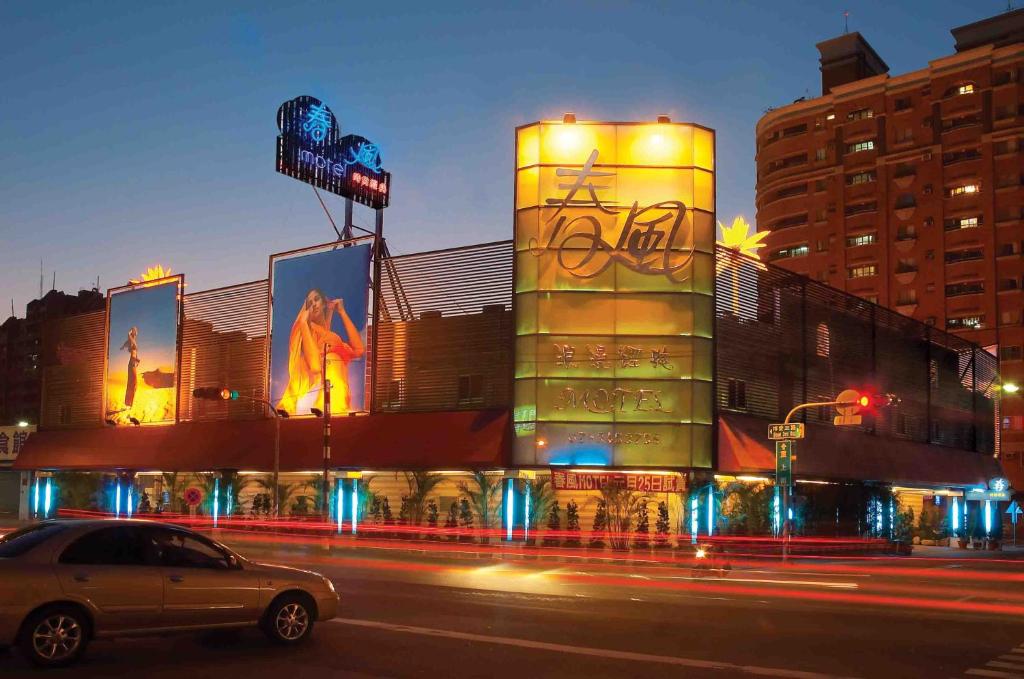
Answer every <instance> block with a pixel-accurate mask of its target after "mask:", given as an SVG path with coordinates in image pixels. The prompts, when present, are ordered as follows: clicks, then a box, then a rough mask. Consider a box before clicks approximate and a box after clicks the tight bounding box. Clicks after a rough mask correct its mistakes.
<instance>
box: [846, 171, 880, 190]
mask: <svg viewBox="0 0 1024 679" xmlns="http://www.w3.org/2000/svg"><path fill="white" fill-rule="evenodd" d="M877 176H878V175H877V173H876V172H875V171H874V170H868V171H867V172H858V173H857V174H848V175H846V185H847V186H856V185H857V184H869V183H871V182H873V181H875V179H876V178H877Z"/></svg>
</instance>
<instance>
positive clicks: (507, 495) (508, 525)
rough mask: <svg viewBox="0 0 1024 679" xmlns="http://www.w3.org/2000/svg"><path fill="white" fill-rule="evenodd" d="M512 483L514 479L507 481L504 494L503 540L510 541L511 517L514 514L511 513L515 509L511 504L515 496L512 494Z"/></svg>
mask: <svg viewBox="0 0 1024 679" xmlns="http://www.w3.org/2000/svg"><path fill="white" fill-rule="evenodd" d="M514 483H515V479H509V480H508V489H507V490H506V492H505V539H506V540H511V539H512V517H513V516H514V514H513V513H512V512H513V510H514V509H515V507H514V505H513V503H514V502H515V496H514V495H513V494H512V492H513V484H514Z"/></svg>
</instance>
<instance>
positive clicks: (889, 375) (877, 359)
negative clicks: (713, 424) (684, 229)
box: [715, 247, 998, 453]
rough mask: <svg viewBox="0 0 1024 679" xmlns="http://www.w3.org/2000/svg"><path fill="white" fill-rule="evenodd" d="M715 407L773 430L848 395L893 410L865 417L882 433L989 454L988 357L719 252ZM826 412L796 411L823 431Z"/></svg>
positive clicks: (991, 376) (993, 375)
mask: <svg viewBox="0 0 1024 679" xmlns="http://www.w3.org/2000/svg"><path fill="white" fill-rule="evenodd" d="M716 259H717V262H716V285H717V297H716V301H715V346H716V395H715V398H716V403H717V406H718V408H719V410H722V411H733V412H741V413H748V414H750V415H755V416H757V417H760V418H764V419H766V420H771V421H773V422H781V421H782V418H784V417H785V416H786V413H787V412H788V411H789V409H790V408H792V407H793V406H795V405H797V404H799V403H806V402H814V401H831V400H833V399H834V397H835V395H836V394H838V393H839V392H840V391H842V390H843V389H846V388H859V389H871V390H874V391H877V392H883V393H884V392H892V393H895V394H896V395H897V396H899V397H900V399H901V400H902V402H901V403H900V404H899V406H897V407H895V408H887V409H882V410H881V411H880V412H879V413H878V416H877V417H870V416H866V417H864V421H863V424H862V425H861V426H860V427H859V428H860V429H861V430H863V431H867V432H872V433H874V434H877V435H880V436H887V437H891V438H897V439H905V440H912V441H920V442H931V443H937V444H941V445H946V446H952V447H957V448H963V449H967V450H977V451H979V452H986V453H991V452H992V451H993V446H994V441H993V428H994V411H993V408H994V398H995V391H994V383H995V381H996V379H997V376H998V361H997V359H996V357H995V356H992V355H991V354H989V353H988V352H986V351H984V350H983V349H981V348H980V347H978V346H976V345H974V344H971V343H970V342H967V341H966V340H963V339H961V338H959V337H956V336H955V335H951V334H949V333H946V332H943V331H941V330H937V329H935V328H933V327H930V326H928V325H925V324H923V323H920V322H919V321H915V320H913V319H910V318H907V317H905V316H902V315H900V314H898V313H896V312H894V311H890V310H888V309H884V308H882V307H879V306H877V305H875V304H871V303H870V302H867V301H865V300H862V299H860V298H859V297H856V296H853V295H849V294H846V293H844V292H842V291H840V290H836V289H834V288H830V287H828V286H826V285H823V284H821V283H817V282H815V281H812V280H810V279H808V278H805V277H803V276H799V275H797V274H794V273H791V272H789V271H786V270H784V269H781V268H778V267H775V266H772V265H770V264H765V263H763V262H760V261H758V260H756V259H753V258H749V257H745V256H743V255H739V254H737V253H736V252H735V251H733V250H730V249H727V248H722V247H718V248H717V250H716ZM833 415H834V411H833V409H831V408H819V409H813V410H810V411H804V413H802V414H801V416H800V418H798V419H802V420H804V421H807V422H821V423H826V422H831V420H832V416H833Z"/></svg>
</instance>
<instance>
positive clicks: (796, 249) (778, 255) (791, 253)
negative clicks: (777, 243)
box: [771, 243, 811, 259]
mask: <svg viewBox="0 0 1024 679" xmlns="http://www.w3.org/2000/svg"><path fill="white" fill-rule="evenodd" d="M810 251H811V249H810V248H809V247H808V246H807V244H806V243H805V244H803V245H794V246H793V247H791V248H782V249H781V250H776V251H775V252H773V253H772V254H771V259H788V258H790V257H803V256H805V255H807V253H809V252H810Z"/></svg>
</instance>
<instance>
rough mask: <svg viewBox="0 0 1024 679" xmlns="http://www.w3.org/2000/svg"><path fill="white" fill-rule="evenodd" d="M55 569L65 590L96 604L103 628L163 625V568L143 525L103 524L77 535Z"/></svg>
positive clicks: (94, 605)
mask: <svg viewBox="0 0 1024 679" xmlns="http://www.w3.org/2000/svg"><path fill="white" fill-rule="evenodd" d="M54 569H55V571H56V574H57V579H58V581H59V582H60V585H61V588H62V589H63V590H64V592H65V594H67V595H68V596H69V597H71V598H73V599H76V600H78V601H82V602H84V603H86V604H87V605H90V606H91V607H92V608H93V610H94V611H95V616H96V621H95V622H96V628H97V631H99V632H103V631H107V630H130V629H146V628H151V627H160V626H162V625H163V619H162V616H163V597H164V593H163V577H162V575H163V574H162V572H161V570H160V567H159V565H158V564H157V563H156V561H155V556H154V554H153V552H152V550H150V549H149V548H148V546H147V543H146V540H145V536H143V534H142V531H141V529H140V528H139V527H138V526H136V525H131V524H124V525H115V526H103V527H100V528H97V529H95V530H91V531H89V532H88V533H85V534H84V535H81V536H79V537H77V538H75V539H74V540H73V541H71V543H69V544H68V545H67V547H65V548H64V549H63V550H62V551H61V553H60V555H59V556H58V557H57V562H56V564H54Z"/></svg>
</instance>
